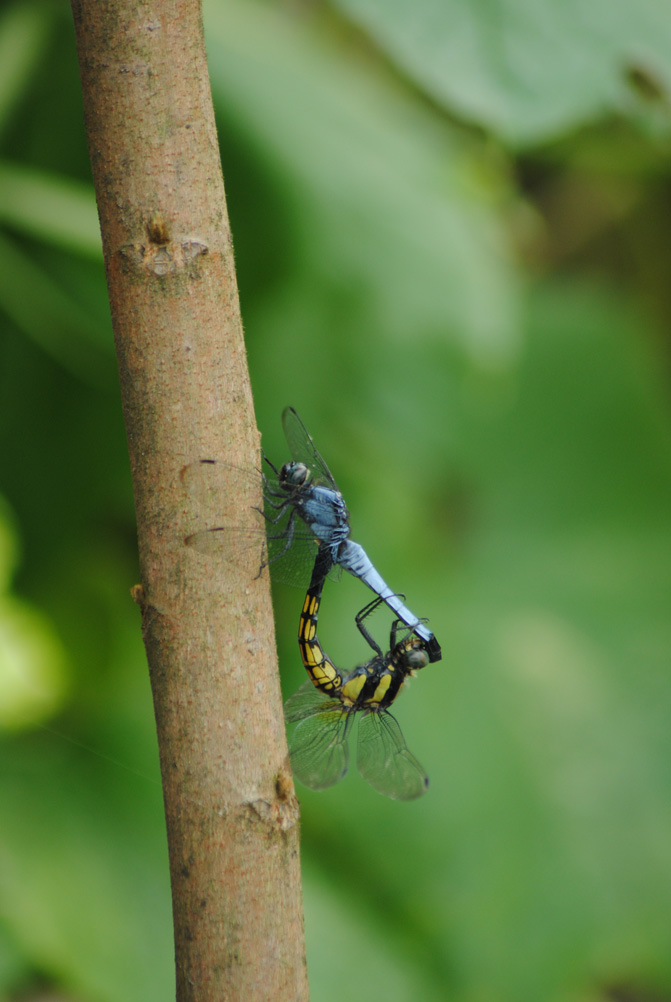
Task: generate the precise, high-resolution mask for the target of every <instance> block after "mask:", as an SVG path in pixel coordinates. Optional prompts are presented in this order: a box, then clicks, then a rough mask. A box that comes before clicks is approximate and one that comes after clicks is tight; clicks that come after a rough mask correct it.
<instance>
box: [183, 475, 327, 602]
mask: <svg viewBox="0 0 671 1002" xmlns="http://www.w3.org/2000/svg"><path fill="white" fill-rule="evenodd" d="M180 476H181V480H182V483H183V484H184V486H185V488H186V491H187V493H188V494H189V495H190V496H191V497H192V498H193V500H194V503H195V504H196V505H197V507H198V509H199V510H200V511H202V513H203V521H204V523H205V526H204V527H203V528H199V529H197V530H196V531H194V532H191V533H189V534H188V535H187V536H186V537H185V543H186V545H187V546H190V547H192V548H193V549H195V550H197V551H198V552H199V553H204V554H207V555H209V556H219V557H221V558H223V559H227V560H230V561H236V560H238V559H240V558H241V557H242V555H243V554H244V553H246V552H247V551H248V550H249V549H250V548H251V549H252V550H253V551H254V553H255V555H256V560H257V567H258V568H259V570H261V569H262V568H263V567H265V566H266V565H269V566H270V568H271V572H272V575H273V578H275V579H276V580H278V581H283V582H285V583H286V584H292V585H297V586H299V587H305V586H306V582H308V581H309V580H310V575H311V573H312V568H313V566H314V562H315V559H316V556H317V549H318V546H317V542H316V540H315V538H314V535H313V534H312V533H311V532H310V530H309V528H308V526H307V525H306V524H305V522H304V521H303V520H302V519H301V518H300V517H299V516H298V515H297V514H295V512H294V509H293V507H292V506H291V504H289V503H286V502H287V492H286V491H283V490H281V488H280V487H279V484H278V481H277V478H276V477H274V476H262V474H261V472H260V471H258V470H245V469H241V468H240V467H236V466H233V465H231V464H230V463H226V462H224V461H222V460H216V459H206V460H197V461H196V462H195V463H190V464H189V465H188V466H185V467H184V468H183V469H182V471H181V474H180ZM262 504H263V515H262V514H261V512H260V511H259V510H258V509H259V508H260V507H261V505H262ZM245 511H246V512H248V514H249V519H250V525H249V526H248V527H241V526H240V524H239V520H240V518H241V514H240V513H241V512H243V513H244V512H245ZM264 516H265V517H264ZM252 523H255V524H252Z"/></svg>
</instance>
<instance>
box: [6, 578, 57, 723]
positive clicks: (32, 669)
mask: <svg viewBox="0 0 671 1002" xmlns="http://www.w3.org/2000/svg"><path fill="white" fill-rule="evenodd" d="M66 680H67V671H66V656H65V651H64V650H63V647H62V645H61V643H60V641H59V639H58V637H57V636H56V634H55V632H54V629H53V627H52V625H51V624H50V623H49V621H48V620H47V618H46V617H45V616H44V615H43V614H42V613H41V612H40V611H39V610H38V609H35V608H31V607H30V606H29V605H27V604H26V603H25V602H20V601H18V600H17V599H14V598H10V597H7V596H3V597H0V728H2V729H5V730H18V729H21V728H26V727H31V726H33V725H34V724H35V723H39V722H40V721H42V720H44V719H46V718H47V717H50V716H51V715H52V714H53V713H54V712H55V711H56V710H57V709H59V707H60V705H61V704H62V702H63V699H64V697H65V689H66Z"/></svg>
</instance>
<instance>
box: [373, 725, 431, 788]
mask: <svg viewBox="0 0 671 1002" xmlns="http://www.w3.org/2000/svg"><path fill="white" fill-rule="evenodd" d="M360 716H361V719H360V721H359V743H358V747H357V767H358V769H359V772H360V773H361V775H362V776H363V778H364V779H365V780H366V781H367V782H368V783H370V785H371V786H372V787H373V788H374V789H375V790H377V792H378V793H382V794H384V796H385V797H391V799H392V800H415V799H416V798H417V797H421V796H422V794H423V793H426V790H427V787H428V785H429V779H428V776H427V775H426V773H425V772H424V769H423V768H422V766H421V765H420V763H419V762H418V761H417V759H416V758H415V756H414V755H413V754H412V752H410V751H408V748H407V746H406V743H405V741H404V739H403V734H402V732H401V728H400V727H399V726H398V723H397V721H396V719H395V717H393V716H392V715H391V713H389V711H388V710H381V711H380V712H373V713H365V714H361V715H360Z"/></svg>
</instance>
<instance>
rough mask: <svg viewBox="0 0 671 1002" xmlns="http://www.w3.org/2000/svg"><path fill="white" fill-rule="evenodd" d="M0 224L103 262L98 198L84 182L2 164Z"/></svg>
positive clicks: (0, 166)
mask: <svg viewBox="0 0 671 1002" xmlns="http://www.w3.org/2000/svg"><path fill="white" fill-rule="evenodd" d="M0 222H5V223H9V224H10V225H11V226H12V227H14V228H15V229H17V230H20V231H22V232H24V233H26V234H28V235H29V236H34V237H38V238H39V239H40V240H45V241H48V242H49V243H53V244H55V245H56V246H57V247H64V248H65V249H66V250H72V251H75V252H76V253H78V254H84V255H86V256H87V257H91V258H93V259H94V260H96V261H101V260H102V248H101V244H100V227H99V225H98V215H97V213H96V202H95V195H94V192H93V188H92V187H91V186H90V185H87V184H83V183H82V182H81V181H74V180H72V179H71V178H66V177H56V176H55V175H54V174H48V173H46V172H45V171H37V170H31V169H30V168H29V167H26V166H24V165H18V164H11V163H8V162H7V161H0Z"/></svg>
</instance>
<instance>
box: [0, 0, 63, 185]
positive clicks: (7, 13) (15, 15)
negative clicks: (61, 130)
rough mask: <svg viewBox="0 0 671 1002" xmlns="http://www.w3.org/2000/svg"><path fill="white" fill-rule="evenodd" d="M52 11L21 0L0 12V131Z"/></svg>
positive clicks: (31, 68)
mask: <svg viewBox="0 0 671 1002" xmlns="http://www.w3.org/2000/svg"><path fill="white" fill-rule="evenodd" d="M54 13H55V11H53V10H50V8H49V5H47V4H44V3H30V2H28V3H27V2H25V0H23V2H21V3H12V4H9V5H8V6H7V7H6V8H5V10H4V11H3V12H2V14H1V15H0V135H1V134H2V131H3V129H4V128H5V125H6V122H7V120H8V118H9V117H10V115H11V114H12V112H13V110H14V108H15V107H16V105H17V104H18V103H19V101H20V100H21V98H22V97H23V94H24V91H25V90H26V89H27V86H28V85H29V83H30V82H31V79H32V75H33V74H34V73H35V70H36V69H37V67H38V65H39V62H40V60H41V59H42V57H43V54H44V51H45V49H46V46H47V44H48V42H49V30H50V28H51V25H52V24H53V21H54ZM1 191H2V182H0V192H1Z"/></svg>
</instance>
